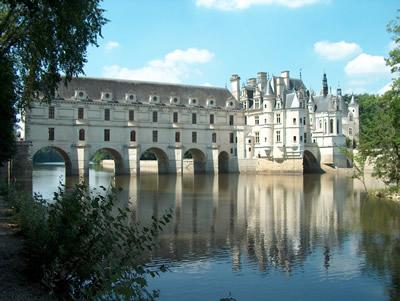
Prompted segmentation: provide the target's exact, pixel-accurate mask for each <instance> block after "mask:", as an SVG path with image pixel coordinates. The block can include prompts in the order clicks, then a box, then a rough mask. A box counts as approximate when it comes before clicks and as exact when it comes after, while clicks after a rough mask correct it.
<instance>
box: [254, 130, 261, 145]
mask: <svg viewBox="0 0 400 301" xmlns="http://www.w3.org/2000/svg"><path fill="white" fill-rule="evenodd" d="M255 134H256V143H260V132H255Z"/></svg>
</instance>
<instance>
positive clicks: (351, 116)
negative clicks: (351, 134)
mask: <svg viewBox="0 0 400 301" xmlns="http://www.w3.org/2000/svg"><path fill="white" fill-rule="evenodd" d="M349 121H353V114H351V113H350V114H349Z"/></svg>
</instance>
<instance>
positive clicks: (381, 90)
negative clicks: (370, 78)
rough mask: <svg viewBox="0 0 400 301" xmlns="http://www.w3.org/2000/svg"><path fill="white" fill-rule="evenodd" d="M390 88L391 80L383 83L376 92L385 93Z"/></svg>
mask: <svg viewBox="0 0 400 301" xmlns="http://www.w3.org/2000/svg"><path fill="white" fill-rule="evenodd" d="M390 89H392V82H389V83H387V84H386V85H384V86H383V87H382V88H381V89H379V90H378V94H379V95H383V94H385V93H386V92H387V91H389V90H390Z"/></svg>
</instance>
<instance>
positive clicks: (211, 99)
mask: <svg viewBox="0 0 400 301" xmlns="http://www.w3.org/2000/svg"><path fill="white" fill-rule="evenodd" d="M207 106H208V107H214V106H215V99H214V98H210V99H208V100H207Z"/></svg>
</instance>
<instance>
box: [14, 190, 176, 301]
mask: <svg viewBox="0 0 400 301" xmlns="http://www.w3.org/2000/svg"><path fill="white" fill-rule="evenodd" d="M102 189H103V190H105V188H104V187H103V188H102ZM115 193H116V191H115V190H114V189H113V190H112V191H111V192H108V193H106V195H105V196H104V192H97V193H96V192H95V191H89V190H88V189H87V187H86V186H85V185H77V186H76V187H75V188H74V189H73V190H72V191H71V192H66V191H64V189H63V188H59V190H58V192H57V193H55V194H54V199H53V202H52V203H46V202H45V201H44V200H43V198H42V197H41V196H40V195H35V197H34V198H33V199H32V198H27V197H21V195H20V194H18V193H16V192H15V191H13V190H10V191H9V192H8V193H7V197H6V199H7V200H9V201H11V202H12V204H13V206H14V208H15V209H16V213H17V215H16V216H17V221H18V223H19V224H20V225H21V229H22V230H23V233H24V234H25V235H26V236H27V241H28V248H27V249H28V251H29V252H28V255H29V263H30V267H31V268H32V270H34V271H37V272H39V275H38V276H40V277H42V281H43V283H45V284H46V286H47V287H48V288H49V289H50V290H51V291H52V292H53V293H54V294H56V296H57V297H59V298H60V299H72V300H89V299H101V300H115V299H119V300H121V299H122V300H132V299H133V300H154V299H155V298H156V297H157V296H158V291H149V290H148V289H147V280H146V279H147V277H148V276H151V277H155V276H157V275H158V274H159V272H165V271H166V268H165V267H164V266H161V267H159V268H150V267H148V266H146V264H144V262H145V256H144V254H145V253H146V251H151V250H152V249H153V248H154V240H155V238H156V236H157V233H158V232H159V231H160V230H162V228H163V226H164V225H165V224H166V223H168V221H169V220H170V218H171V214H170V213H167V214H165V215H164V216H163V217H162V218H161V219H157V218H155V217H153V218H152V219H153V220H152V223H151V225H149V226H148V227H141V226H140V225H139V224H137V223H134V222H132V221H131V219H130V216H131V213H132V210H131V209H129V208H120V207H118V206H117V205H118V204H117V203H116V198H115Z"/></svg>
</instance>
